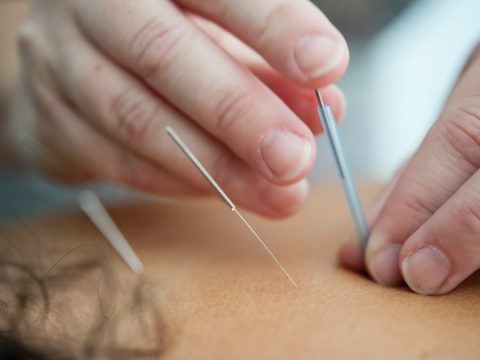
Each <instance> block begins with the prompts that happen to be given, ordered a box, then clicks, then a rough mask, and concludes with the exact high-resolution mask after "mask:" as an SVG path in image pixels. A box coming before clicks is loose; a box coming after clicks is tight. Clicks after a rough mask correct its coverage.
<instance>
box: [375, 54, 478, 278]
mask: <svg viewBox="0 0 480 360" xmlns="http://www.w3.org/2000/svg"><path fill="white" fill-rule="evenodd" d="M479 79H480V62H478V61H477V63H476V64H475V65H473V66H471V68H470V69H469V70H468V71H467V72H466V73H465V74H464V75H463V76H462V78H461V80H460V82H459V84H458V86H457V87H456V89H455V90H454V92H453V93H452V95H451V97H450V99H449V100H448V102H447V104H446V106H445V108H444V110H443V112H442V114H441V116H440V118H439V119H438V120H437V122H436V123H435V124H434V125H433V127H432V129H431V130H430V131H429V133H428V134H427V136H426V138H425V140H424V142H423V144H422V145H421V147H420V149H419V150H418V151H417V153H416V154H415V155H414V157H413V159H412V160H411V161H410V163H409V164H408V166H407V168H406V170H405V172H404V174H403V175H402V176H401V177H400V179H399V181H398V184H397V186H396V187H395V189H394V190H393V192H392V194H391V196H390V197H389V199H388V200H387V202H386V204H385V206H384V208H383V211H382V212H381V214H380V216H379V218H378V220H377V222H376V224H375V227H374V228H373V231H372V235H371V237H370V240H369V244H368V248H367V253H366V262H367V264H368V269H369V271H370V273H371V275H372V276H373V277H374V278H375V279H376V280H377V281H378V282H380V283H382V284H385V285H393V284H395V283H398V282H399V281H401V274H400V268H399V265H398V256H399V253H400V247H401V245H402V244H403V243H404V242H405V241H406V239H407V238H409V237H410V236H411V235H412V234H413V233H414V232H415V231H416V230H417V229H418V228H419V227H420V226H421V225H422V224H423V223H425V222H426V221H427V220H428V219H429V218H430V217H431V216H432V214H434V213H435V212H436V211H437V210H438V209H439V208H440V206H442V205H443V204H444V203H445V202H446V201H447V200H448V199H449V198H450V197H451V196H452V195H453V194H454V193H455V192H456V191H457V189H459V188H460V187H461V186H462V185H463V184H464V183H465V182H466V181H467V179H469V178H470V177H471V176H472V175H473V173H475V171H476V170H477V169H478V168H479V166H480V151H479V143H480V136H479V134H480V132H479V128H480V127H479V124H480V120H479V118H480V116H479V115H480V112H479V106H480V105H479V104H480V83H479Z"/></svg>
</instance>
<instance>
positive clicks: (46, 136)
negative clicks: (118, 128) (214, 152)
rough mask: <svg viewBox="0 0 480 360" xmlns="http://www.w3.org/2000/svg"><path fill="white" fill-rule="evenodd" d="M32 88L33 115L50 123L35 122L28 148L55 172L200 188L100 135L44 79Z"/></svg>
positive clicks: (151, 188)
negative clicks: (39, 125)
mask: <svg viewBox="0 0 480 360" xmlns="http://www.w3.org/2000/svg"><path fill="white" fill-rule="evenodd" d="M34 94H35V95H34V96H35V99H34V101H35V103H36V104H37V110H38V113H37V116H42V117H43V118H44V119H43V121H48V124H49V126H42V127H38V129H37V130H36V132H37V135H34V136H32V138H27V141H29V139H36V138H38V139H39V140H38V143H37V142H35V143H31V144H30V145H31V146H29V148H28V149H27V150H28V151H33V152H34V154H32V155H33V156H35V157H37V161H39V162H41V163H43V164H45V165H46V166H47V167H48V168H49V169H50V170H51V171H52V172H53V173H55V174H56V175H57V177H59V178H66V179H70V178H71V176H72V174H73V175H75V177H76V178H77V179H78V178H80V179H82V180H87V179H88V180H91V179H104V180H109V181H113V182H116V183H119V184H123V185H126V186H129V187H131V188H136V189H139V190H143V191H148V192H155V193H157V194H169V195H172V194H175V195H192V194H197V195H198V194H201V193H202V191H201V190H200V189H198V188H194V187H192V186H191V184H188V183H186V182H184V181H182V180H181V179H178V178H176V177H175V176H173V175H172V174H170V173H168V172H166V171H164V170H162V169H159V168H158V167H156V166H154V165H152V164H151V163H149V162H148V161H145V160H144V159H142V158H139V157H137V156H136V155H135V154H133V153H132V152H130V151H128V150H125V149H124V148H122V147H120V146H118V145H117V144H115V143H114V142H112V141H111V140H109V139H108V138H106V137H104V136H102V135H101V134H100V133H99V132H98V131H95V130H94V129H93V128H91V127H90V126H89V125H88V123H87V122H85V121H84V120H83V119H81V117H79V115H78V114H77V113H76V112H74V111H73V110H72V109H70V108H69V107H68V106H65V104H64V103H63V101H62V100H61V99H60V98H59V97H58V96H57V95H56V94H55V93H53V92H52V91H51V90H49V89H48V88H47V87H46V86H44V85H43V84H42V82H40V81H37V82H35V91H34ZM40 144H42V146H40Z"/></svg>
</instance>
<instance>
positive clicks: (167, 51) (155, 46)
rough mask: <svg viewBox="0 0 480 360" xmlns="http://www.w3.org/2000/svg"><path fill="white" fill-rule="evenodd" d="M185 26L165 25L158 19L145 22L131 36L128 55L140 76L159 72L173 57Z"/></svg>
mask: <svg viewBox="0 0 480 360" xmlns="http://www.w3.org/2000/svg"><path fill="white" fill-rule="evenodd" d="M185 32H186V28H185V26H182V25H179V24H176V23H171V24H166V23H163V22H162V21H160V20H158V19H152V20H150V21H147V22H146V23H145V25H143V26H142V27H141V28H140V30H138V31H137V33H136V34H135V35H134V36H133V38H132V40H131V45H130V46H129V48H130V49H129V50H130V51H129V53H130V54H132V61H133V63H134V64H136V66H137V67H138V71H139V72H140V73H141V75H142V76H145V77H151V76H153V75H154V74H156V73H159V72H161V71H162V70H164V69H165V67H167V66H168V64H169V62H171V59H172V58H174V57H175V49H176V48H177V47H178V44H179V43H180V41H179V40H180V39H181V38H182V37H183V36H185Z"/></svg>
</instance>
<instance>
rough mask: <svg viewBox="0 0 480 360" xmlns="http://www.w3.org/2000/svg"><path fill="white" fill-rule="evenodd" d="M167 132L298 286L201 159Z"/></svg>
mask: <svg viewBox="0 0 480 360" xmlns="http://www.w3.org/2000/svg"><path fill="white" fill-rule="evenodd" d="M165 131H166V133H167V134H168V135H169V136H170V137H171V138H172V140H173V141H174V142H175V143H176V144H177V145H178V147H179V148H180V149H181V150H182V151H183V152H184V153H185V155H186V156H187V157H188V158H189V159H190V161H191V162H192V163H193V164H194V165H195V166H196V168H197V169H198V170H199V171H200V172H201V173H202V175H203V176H204V177H205V178H206V179H207V180H208V182H209V183H210V185H212V187H213V188H214V189H215V191H216V192H217V193H218V194H219V195H220V197H221V198H222V199H223V200H224V201H225V202H226V203H227V205H228V206H229V207H230V209H231V210H232V211H233V212H234V213H235V214H236V215H237V216H238V217H239V218H240V219H241V220H242V222H243V223H244V224H245V225H246V226H247V227H248V229H249V230H250V231H251V232H252V234H253V235H254V236H255V238H256V239H257V240H258V241H259V242H260V244H261V245H262V246H263V247H264V248H265V250H266V251H267V252H268V254H269V255H270V256H271V257H272V259H273V260H274V261H275V263H276V264H277V265H278V267H279V268H280V269H281V270H282V272H283V273H284V274H285V276H286V277H287V278H288V280H290V282H291V283H292V284H293V286H295V287H297V284H296V283H295V281H293V279H292V277H291V276H290V274H289V273H288V272H287V270H285V268H284V267H283V266H282V264H281V263H280V261H278V259H277V258H276V257H275V255H273V253H272V252H271V251H270V249H269V248H268V246H267V245H266V244H265V242H264V241H263V240H262V239H261V238H260V236H258V234H257V233H256V232H255V230H253V228H252V227H251V226H250V224H249V223H248V222H247V220H246V219H245V218H244V217H243V216H242V214H241V213H240V212H239V211H238V210H237V207H236V206H235V204H234V203H233V201H232V200H231V199H230V198H229V197H228V196H227V194H225V192H224V191H223V190H222V188H221V187H220V185H218V184H217V182H216V181H215V180H214V179H213V178H212V176H211V175H210V174H209V173H208V171H207V169H205V167H204V166H203V165H202V164H201V163H200V161H199V160H198V159H197V158H196V156H195V155H194V154H193V153H192V151H190V149H189V148H188V146H187V145H186V144H185V143H184V142H183V141H182V139H180V137H179V136H178V134H177V133H176V132H175V130H173V129H172V128H171V127H169V126H167V127H166V128H165Z"/></svg>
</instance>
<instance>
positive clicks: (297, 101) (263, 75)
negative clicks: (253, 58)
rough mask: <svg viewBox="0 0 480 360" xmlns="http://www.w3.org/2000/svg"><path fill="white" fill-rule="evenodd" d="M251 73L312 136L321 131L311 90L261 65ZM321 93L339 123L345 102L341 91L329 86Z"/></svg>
mask: <svg viewBox="0 0 480 360" xmlns="http://www.w3.org/2000/svg"><path fill="white" fill-rule="evenodd" d="M252 72H253V73H254V74H255V75H256V76H257V77H258V78H259V79H260V80H261V81H262V82H263V83H265V85H267V86H268V87H269V88H270V89H272V91H273V92H275V93H276V94H277V95H278V96H279V97H280V99H282V100H283V102H285V104H287V106H288V107H289V108H290V109H291V110H292V111H293V112H294V113H295V114H296V115H297V116H298V117H299V118H300V119H301V120H302V121H303V122H304V123H305V124H307V126H308V127H309V128H310V130H311V131H312V132H313V133H314V134H319V133H320V132H322V131H323V128H322V123H321V121H320V119H319V117H318V112H317V107H318V103H317V98H316V96H315V94H314V92H313V91H312V90H309V89H306V88H302V87H300V86H298V85H295V84H293V83H292V82H291V81H288V80H287V79H286V78H285V77H283V76H281V75H280V74H279V73H278V72H276V71H274V70H272V69H271V68H268V67H265V66H262V65H257V66H254V67H253V68H252ZM321 93H322V98H323V99H324V101H325V102H326V103H328V104H330V106H331V107H332V110H333V113H334V116H335V119H336V120H337V121H340V120H341V119H342V118H343V116H344V114H345V111H346V100H345V96H344V95H343V93H342V91H341V90H340V89H339V88H338V87H337V86H335V85H330V86H327V87H325V88H322V89H321Z"/></svg>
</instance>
